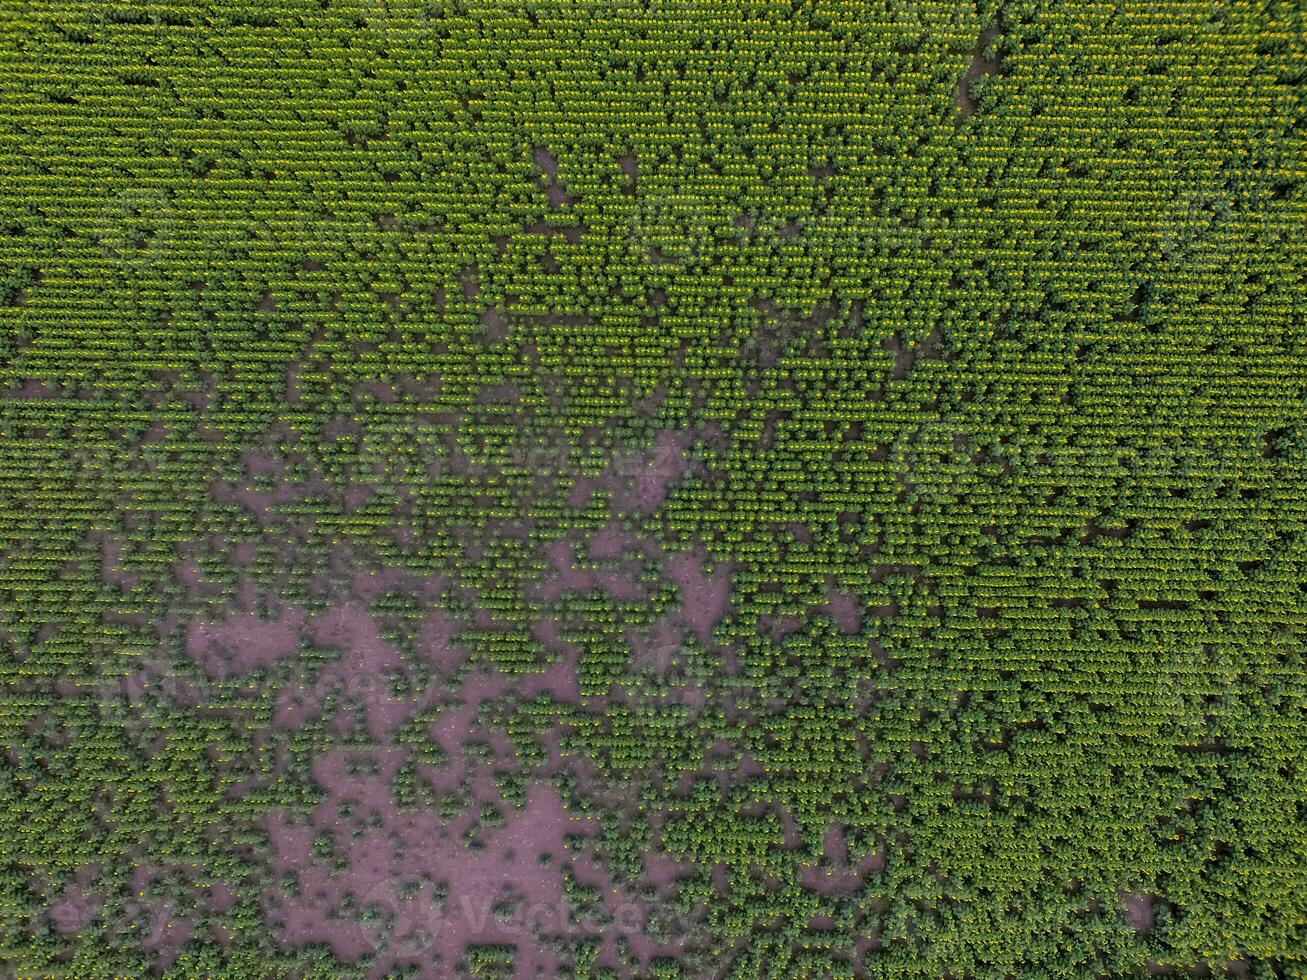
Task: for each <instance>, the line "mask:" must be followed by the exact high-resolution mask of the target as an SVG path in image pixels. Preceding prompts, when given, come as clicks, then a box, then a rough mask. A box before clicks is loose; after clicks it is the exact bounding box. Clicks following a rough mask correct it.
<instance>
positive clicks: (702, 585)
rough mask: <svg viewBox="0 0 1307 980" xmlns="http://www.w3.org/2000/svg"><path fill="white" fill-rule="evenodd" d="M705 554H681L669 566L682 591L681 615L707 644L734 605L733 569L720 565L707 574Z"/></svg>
mask: <svg viewBox="0 0 1307 980" xmlns="http://www.w3.org/2000/svg"><path fill="white" fill-rule="evenodd" d="M703 566H704V558H703V556H702V555H692V554H690V553H683V554H678V555H676V556H674V557H673V558H671V559H670V560H669V561H668V562H667V564H666V572H667V577H668V578H669V579H671V580H672V581H673V582H675V583H676V586H677V588H679V589H680V591H681V603H682V611H681V615H682V616H683V617H684V618H685V621H686V622H687V623H688V624H689V626H690V628H691V629H693V630H694V632H695V635H696V636H698V638H699V642H700V643H702V644H705V645H707V643H708V642H709V641H710V640H711V639H712V631H713V628H714V627H716V625H717V624H718V623H720V622H721V620H722V617H723V616H725V614H726V611H727V609H728V608H729V606H730V600H731V570H730V568H729V567H728V566H726V565H719V566H718V567H717V568H716V569H714V570H713V572H712V574H708V573H706V572H705V571H704V567H703Z"/></svg>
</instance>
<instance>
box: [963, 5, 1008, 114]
mask: <svg viewBox="0 0 1307 980" xmlns="http://www.w3.org/2000/svg"><path fill="white" fill-rule="evenodd" d="M1001 36H1002V30H1001V28H999V26H998V25H997V24H995V25H993V26H990V27H986V28H985V29H984V30H983V31H981V32H980V37H979V38H977V39H976V46H975V48H974V49H973V50H972V52H971V61H970V63H969V64H968V65H967V70H966V71H964V72H963V73H962V77H961V78H960V79H958V85H957V90H956V92H955V93H954V102H955V104H956V105H957V110H958V113H959V114H960V115H963V116H969V115H971V113H973V112H974V111H975V109H976V100H975V99H973V98H972V97H971V83H972V82H974V81H975V80H976V79H978V78H980V77H981V76H982V75H997V74H999V73H1000V72H1001V70H1002V65H1001V63H1000V61H999V59H997V58H988V57H986V56H985V51H986V50H987V49H988V48H989V46H990V45H991V44H992V43H993V42H994V41H996V40H998V39H999V38H1000V37H1001Z"/></svg>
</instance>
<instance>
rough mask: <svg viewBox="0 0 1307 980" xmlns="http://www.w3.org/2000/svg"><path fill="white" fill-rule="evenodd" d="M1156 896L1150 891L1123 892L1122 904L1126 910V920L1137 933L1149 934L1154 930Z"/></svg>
mask: <svg viewBox="0 0 1307 980" xmlns="http://www.w3.org/2000/svg"><path fill="white" fill-rule="evenodd" d="M1153 901H1154V897H1153V896H1152V895H1150V894H1149V893H1148V892H1122V893H1121V906H1122V908H1123V909H1124V910H1125V918H1126V922H1128V923H1129V924H1130V928H1132V929H1133V930H1134V931H1135V932H1136V933H1138V934H1139V935H1141V936H1147V935H1148V934H1149V933H1151V932H1152V931H1153V921H1154V911H1153Z"/></svg>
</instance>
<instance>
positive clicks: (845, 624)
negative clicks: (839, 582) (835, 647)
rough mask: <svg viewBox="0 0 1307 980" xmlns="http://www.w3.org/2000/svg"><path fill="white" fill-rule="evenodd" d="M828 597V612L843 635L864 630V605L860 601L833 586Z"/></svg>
mask: <svg viewBox="0 0 1307 980" xmlns="http://www.w3.org/2000/svg"><path fill="white" fill-rule="evenodd" d="M827 595H828V598H827V600H826V611H827V612H829V613H830V616H831V619H833V620H835V627H836V628H837V629H838V630H839V631H840V632H841V633H857V632H858V631H859V630H860V629H862V610H863V603H862V601H861V600H860V599H858V598H857V597H856V596H853V595H850V594H849V593H847V592H841V591H839V590H837V589H835V588H834V587H833V586H832V587H831V589H830V591H829V592H828V594H827Z"/></svg>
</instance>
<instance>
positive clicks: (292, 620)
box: [186, 606, 304, 677]
mask: <svg viewBox="0 0 1307 980" xmlns="http://www.w3.org/2000/svg"><path fill="white" fill-rule="evenodd" d="M303 623H304V610H303V609H300V608H299V607H297V606H287V607H285V608H284V609H282V611H281V615H280V617H279V618H277V619H276V620H272V621H269V620H265V619H261V618H259V617H258V616H256V615H253V614H250V613H246V614H238V615H235V616H231V617H228V618H227V619H225V620H222V621H221V622H216V623H205V622H201V621H200V620H198V619H197V620H192V621H191V625H190V627H189V628H188V629H187V631H186V652H187V653H188V654H189V655H190V656H191V657H192V658H193V659H194V660H195V661H196V662H197V663H198V664H199V665H200V666H201V668H203V670H204V672H205V673H206V674H208V675H209V676H210V677H224V676H227V675H229V674H247V673H249V672H250V671H252V670H255V669H256V668H258V667H271V666H272V665H274V664H275V663H276V662H277V661H279V660H284V659H288V658H291V657H294V656H295V653H296V650H297V649H298V647H299V634H300V627H301V626H302V625H303Z"/></svg>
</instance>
